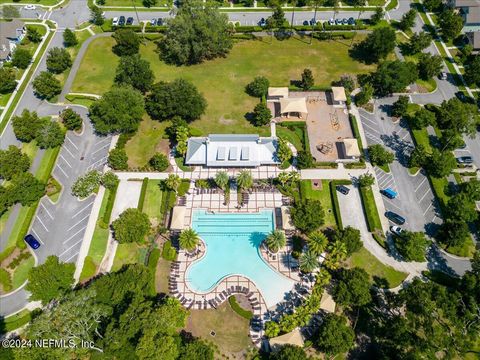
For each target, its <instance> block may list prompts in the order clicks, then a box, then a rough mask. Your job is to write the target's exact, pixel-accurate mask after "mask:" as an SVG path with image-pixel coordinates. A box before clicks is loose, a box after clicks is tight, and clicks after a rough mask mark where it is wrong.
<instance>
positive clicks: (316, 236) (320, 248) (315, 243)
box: [307, 230, 328, 256]
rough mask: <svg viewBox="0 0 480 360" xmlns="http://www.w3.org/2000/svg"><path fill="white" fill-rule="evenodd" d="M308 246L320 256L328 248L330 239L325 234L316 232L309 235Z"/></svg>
mask: <svg viewBox="0 0 480 360" xmlns="http://www.w3.org/2000/svg"><path fill="white" fill-rule="evenodd" d="M307 244H308V249H309V250H310V251H311V252H313V253H314V254H315V255H317V256H318V255H321V254H322V253H323V252H324V251H325V249H326V248H327V244H328V239H327V237H326V236H325V234H324V233H323V232H321V231H319V230H316V231H313V232H311V233H310V234H308V238H307Z"/></svg>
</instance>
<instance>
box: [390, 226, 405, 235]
mask: <svg viewBox="0 0 480 360" xmlns="http://www.w3.org/2000/svg"><path fill="white" fill-rule="evenodd" d="M390 232H391V233H392V234H394V235H397V236H402V234H403V233H404V232H405V230H403V229H402V228H401V227H400V226H390Z"/></svg>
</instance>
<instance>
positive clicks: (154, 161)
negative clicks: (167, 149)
mask: <svg viewBox="0 0 480 360" xmlns="http://www.w3.org/2000/svg"><path fill="white" fill-rule="evenodd" d="M149 164H150V166H151V167H152V168H153V169H154V170H155V171H165V170H167V168H168V166H169V165H170V163H169V161H168V158H167V157H166V156H165V154H162V153H155V155H153V156H152V158H151V159H150V161H149Z"/></svg>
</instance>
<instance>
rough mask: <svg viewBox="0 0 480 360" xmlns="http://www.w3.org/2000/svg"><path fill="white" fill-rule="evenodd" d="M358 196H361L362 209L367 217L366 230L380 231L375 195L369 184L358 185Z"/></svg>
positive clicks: (380, 224)
mask: <svg viewBox="0 0 480 360" xmlns="http://www.w3.org/2000/svg"><path fill="white" fill-rule="evenodd" d="M359 189H360V197H361V198H362V205H363V211H364V213H365V218H366V219H367V227H368V231H371V232H375V231H377V230H380V231H382V222H381V221H380V216H379V215H378V209H377V204H376V203H375V196H374V195H373V190H372V188H371V186H368V187H360V188H359Z"/></svg>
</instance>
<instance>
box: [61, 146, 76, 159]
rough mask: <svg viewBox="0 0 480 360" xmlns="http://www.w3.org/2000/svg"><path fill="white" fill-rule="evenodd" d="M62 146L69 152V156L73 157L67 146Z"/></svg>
mask: <svg viewBox="0 0 480 360" xmlns="http://www.w3.org/2000/svg"><path fill="white" fill-rule="evenodd" d="M63 148H64V149H65V150H66V151H67V152H68V153H69V154H70V156H71V157H72V158H75V155H73V154H72V153H71V152H70V150H68V147H67V146H66V145H65V146H64V147H63Z"/></svg>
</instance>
